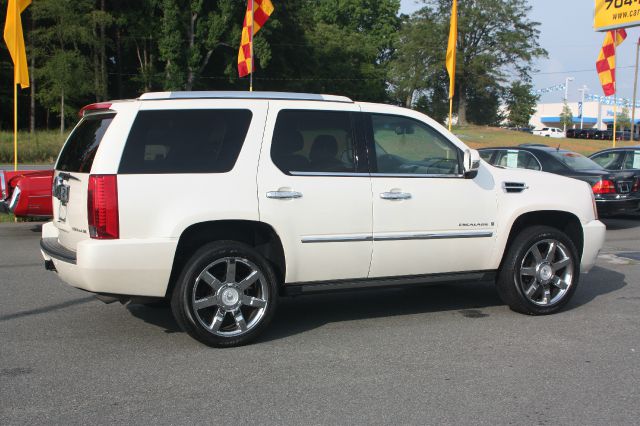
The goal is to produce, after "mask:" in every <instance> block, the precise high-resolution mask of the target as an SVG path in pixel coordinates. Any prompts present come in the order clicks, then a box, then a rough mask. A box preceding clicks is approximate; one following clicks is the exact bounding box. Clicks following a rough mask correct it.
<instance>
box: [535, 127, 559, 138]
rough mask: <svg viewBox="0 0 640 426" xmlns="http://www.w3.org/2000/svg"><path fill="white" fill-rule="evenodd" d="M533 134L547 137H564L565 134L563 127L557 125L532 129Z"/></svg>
mask: <svg viewBox="0 0 640 426" xmlns="http://www.w3.org/2000/svg"><path fill="white" fill-rule="evenodd" d="M531 134H532V135H536V136H545V137H547V138H564V137H565V134H564V132H563V131H562V129H558V128H557V127H543V128H542V129H535V130H532V131H531Z"/></svg>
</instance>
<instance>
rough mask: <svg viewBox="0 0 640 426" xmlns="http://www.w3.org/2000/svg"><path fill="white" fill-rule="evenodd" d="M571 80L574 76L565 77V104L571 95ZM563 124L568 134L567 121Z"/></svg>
mask: <svg viewBox="0 0 640 426" xmlns="http://www.w3.org/2000/svg"><path fill="white" fill-rule="evenodd" d="M570 81H573V77H567V78H565V79H564V103H565V104H566V103H567V98H568V97H569V82H570ZM563 108H564V107H563ZM563 124H564V126H563V127H564V129H563V131H564V132H565V134H566V132H567V123H566V122H565V123H563Z"/></svg>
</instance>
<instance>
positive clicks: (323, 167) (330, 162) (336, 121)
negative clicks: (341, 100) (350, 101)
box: [271, 110, 356, 175]
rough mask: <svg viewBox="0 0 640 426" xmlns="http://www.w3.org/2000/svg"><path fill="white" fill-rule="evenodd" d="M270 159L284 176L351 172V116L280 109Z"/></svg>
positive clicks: (352, 150)
mask: <svg viewBox="0 0 640 426" xmlns="http://www.w3.org/2000/svg"><path fill="white" fill-rule="evenodd" d="M271 158H272V160H273V162H274V164H275V165H276V166H278V168H279V169H280V170H282V171H283V172H285V173H291V174H294V175H295V174H296V173H308V172H313V173H353V172H355V169H356V165H355V154H354V137H353V127H352V124H351V113H349V112H345V111H311V110H310V111H298V110H283V111H280V112H279V113H278V118H277V120H276V127H275V129H274V132H273V140H272V142H271Z"/></svg>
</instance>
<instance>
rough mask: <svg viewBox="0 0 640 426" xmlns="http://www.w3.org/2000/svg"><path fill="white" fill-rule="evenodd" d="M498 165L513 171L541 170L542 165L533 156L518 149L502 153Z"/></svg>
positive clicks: (497, 159)
mask: <svg viewBox="0 0 640 426" xmlns="http://www.w3.org/2000/svg"><path fill="white" fill-rule="evenodd" d="M496 165H497V166H501V167H508V168H513V169H529V170H540V164H539V163H538V160H537V159H536V157H534V155H533V154H531V153H530V152H527V151H521V150H518V149H507V150H503V151H500V154H499V155H498V158H496Z"/></svg>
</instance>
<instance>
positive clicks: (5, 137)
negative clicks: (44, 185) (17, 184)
mask: <svg viewBox="0 0 640 426" xmlns="http://www.w3.org/2000/svg"><path fill="white" fill-rule="evenodd" d="M68 134H69V133H64V134H60V132H59V131H55V130H48V131H37V132H34V133H29V132H18V164H52V163H53V162H54V161H55V160H56V158H57V157H58V153H59V152H60V148H62V144H63V143H64V141H65V139H66V138H67V136H68ZM0 163H4V164H13V133H12V132H0Z"/></svg>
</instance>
